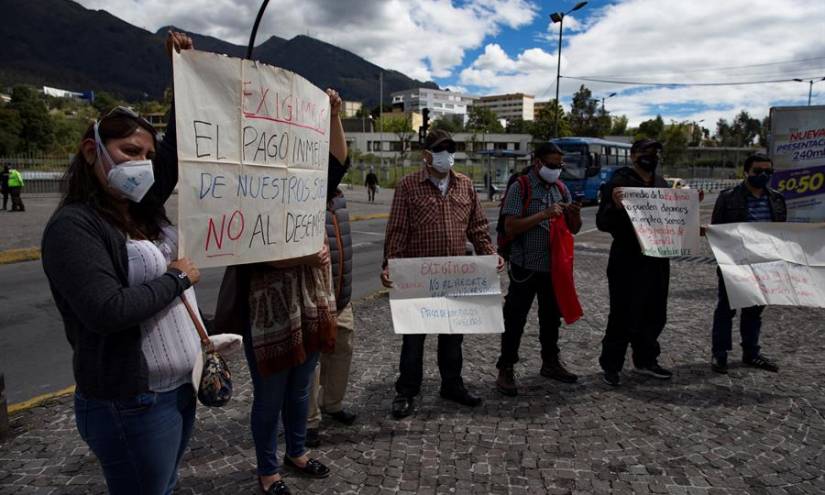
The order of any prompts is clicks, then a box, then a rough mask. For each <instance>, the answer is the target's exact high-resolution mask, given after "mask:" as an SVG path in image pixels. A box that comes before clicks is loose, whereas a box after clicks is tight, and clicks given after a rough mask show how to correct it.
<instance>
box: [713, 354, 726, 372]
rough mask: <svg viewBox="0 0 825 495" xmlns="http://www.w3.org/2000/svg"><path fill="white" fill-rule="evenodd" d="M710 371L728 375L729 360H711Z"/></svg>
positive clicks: (716, 358)
mask: <svg viewBox="0 0 825 495" xmlns="http://www.w3.org/2000/svg"><path fill="white" fill-rule="evenodd" d="M710 369H712V370H713V371H714V372H716V373H720V374H722V375H727V374H728V360H727V358H725V359H722V358H718V357H716V356H714V357H713V358H711V360H710Z"/></svg>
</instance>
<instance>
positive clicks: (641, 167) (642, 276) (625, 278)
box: [596, 139, 673, 387]
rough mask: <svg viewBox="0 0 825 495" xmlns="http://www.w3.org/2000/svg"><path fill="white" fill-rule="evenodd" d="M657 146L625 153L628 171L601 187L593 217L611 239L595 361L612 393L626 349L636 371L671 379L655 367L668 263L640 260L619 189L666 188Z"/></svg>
mask: <svg viewBox="0 0 825 495" xmlns="http://www.w3.org/2000/svg"><path fill="white" fill-rule="evenodd" d="M661 150H662V145H661V143H659V142H657V141H655V140H653V139H641V140H638V141H636V142H635V143H633V146H632V147H631V148H630V158H631V160H632V161H633V166H632V167H623V168H621V169H619V170H617V171H616V173H615V174H614V175H613V179H612V180H611V181H610V182H609V183H607V184H605V185H604V186H602V196H601V197H602V202H601V204H600V205H599V211H598V213H597V214H596V226H597V227H598V228H599V230H601V231H604V232H609V233H610V234H611V235H612V236H613V243H612V244H611V246H610V258H609V260H608V262H607V284H608V287H609V291H610V314H609V315H608V317H607V329H606V330H605V335H604V339H602V354H601V357H600V358H599V363H600V364H601V367H602V370H603V371H604V375H603V380H604V381H605V383H607V384H608V385H612V386H614V387H616V386H619V385H620V384H621V377H620V374H619V373H620V372H621V370H622V367H623V366H624V359H625V354H626V352H627V346H628V344H630V345H631V346H632V347H633V364H634V366H635V371H636V372H638V373H640V374H644V375H648V376H652V377H654V378H658V379H662V380H667V379H669V378H671V377H672V376H673V373H671V372H670V371H668V370H666V369H664V368H662V367H661V366H660V365H659V363H658V357H659V352H660V348H659V342H658V339H659V335H660V334H661V333H662V330H663V329H664V327H665V323H666V322H667V294H668V289H669V284H670V261H669V259H668V258H662V257H652V256H645V255H644V254H643V253H642V249H641V246H640V244H639V240H638V238H637V236H636V231H635V229H634V227H633V224H632V223H631V220H630V217H629V215H628V214H627V211H625V209H624V205H623V203H622V199H623V197H622V196H623V195H622V188H623V187H636V188H667V187H668V185H667V182H665V180H664V179H663V178H662V176H660V175H658V174H656V168H657V166H658V164H659V152H660V151H661Z"/></svg>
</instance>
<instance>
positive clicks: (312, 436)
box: [304, 428, 321, 449]
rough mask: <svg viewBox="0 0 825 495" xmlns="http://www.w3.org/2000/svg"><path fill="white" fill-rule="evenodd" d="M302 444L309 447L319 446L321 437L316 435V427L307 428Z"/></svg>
mask: <svg viewBox="0 0 825 495" xmlns="http://www.w3.org/2000/svg"><path fill="white" fill-rule="evenodd" d="M304 445H305V446H307V447H311V448H313V449H314V448H316V447H320V446H321V437H319V436H318V428H307V437H306V440H304Z"/></svg>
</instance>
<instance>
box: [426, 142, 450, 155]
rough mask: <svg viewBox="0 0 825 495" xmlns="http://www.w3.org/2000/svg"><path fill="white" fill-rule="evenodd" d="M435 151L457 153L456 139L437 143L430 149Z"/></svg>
mask: <svg viewBox="0 0 825 495" xmlns="http://www.w3.org/2000/svg"><path fill="white" fill-rule="evenodd" d="M430 151H431V152H433V153H441V152H442V151H446V152H447V153H455V142H454V141H444V142H441V143H438V144H437V145H435V146H433V147H432V148H431V149H430Z"/></svg>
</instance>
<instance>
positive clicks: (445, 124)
mask: <svg viewBox="0 0 825 495" xmlns="http://www.w3.org/2000/svg"><path fill="white" fill-rule="evenodd" d="M430 129H442V130H445V131H447V132H449V133H456V132H463V131H464V118H463V117H462V116H461V115H445V116H443V117H439V118H437V119H436V120H434V121H433V122H432V123H431V124H430Z"/></svg>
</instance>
